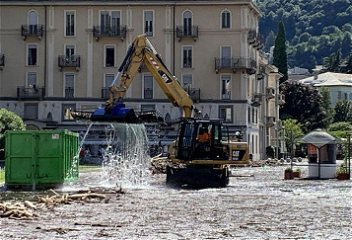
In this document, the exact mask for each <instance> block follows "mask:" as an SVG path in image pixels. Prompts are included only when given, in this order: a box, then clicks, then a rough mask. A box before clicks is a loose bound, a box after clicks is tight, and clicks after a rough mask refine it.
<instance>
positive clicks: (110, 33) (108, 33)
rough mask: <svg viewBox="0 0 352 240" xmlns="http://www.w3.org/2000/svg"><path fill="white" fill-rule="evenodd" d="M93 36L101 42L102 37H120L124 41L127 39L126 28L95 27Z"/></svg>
mask: <svg viewBox="0 0 352 240" xmlns="http://www.w3.org/2000/svg"><path fill="white" fill-rule="evenodd" d="M93 36H94V37H95V40H97V41H99V38H101V37H119V38H121V40H122V41H123V40H124V39H125V38H126V27H121V26H94V27H93Z"/></svg>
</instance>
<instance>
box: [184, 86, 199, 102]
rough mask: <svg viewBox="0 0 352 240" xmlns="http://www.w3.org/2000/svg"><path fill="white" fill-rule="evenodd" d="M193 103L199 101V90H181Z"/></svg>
mask: <svg viewBox="0 0 352 240" xmlns="http://www.w3.org/2000/svg"><path fill="white" fill-rule="evenodd" d="M183 89H184V90H185V92H186V93H187V94H188V96H189V97H190V98H191V99H192V101H194V102H199V101H200V88H183Z"/></svg>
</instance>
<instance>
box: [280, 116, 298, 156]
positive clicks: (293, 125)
mask: <svg viewBox="0 0 352 240" xmlns="http://www.w3.org/2000/svg"><path fill="white" fill-rule="evenodd" d="M283 123H284V126H285V142H286V146H288V147H289V148H290V149H291V153H292V150H293V148H292V147H293V144H295V143H296V139H297V138H299V137H301V136H302V135H303V132H302V130H301V124H300V123H298V122H297V119H292V118H290V119H287V120H285V121H283ZM291 156H293V153H292V155H291Z"/></svg>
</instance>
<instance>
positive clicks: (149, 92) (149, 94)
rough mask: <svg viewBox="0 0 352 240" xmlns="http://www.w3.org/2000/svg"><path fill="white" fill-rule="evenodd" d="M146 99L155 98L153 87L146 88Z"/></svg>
mask: <svg viewBox="0 0 352 240" xmlns="http://www.w3.org/2000/svg"><path fill="white" fill-rule="evenodd" d="M144 99H153V89H152V88H145V89H144Z"/></svg>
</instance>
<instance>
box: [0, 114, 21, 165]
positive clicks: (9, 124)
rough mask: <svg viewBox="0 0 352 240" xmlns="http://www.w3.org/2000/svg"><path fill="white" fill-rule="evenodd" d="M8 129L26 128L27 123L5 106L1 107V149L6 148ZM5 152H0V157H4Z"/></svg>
mask: <svg viewBox="0 0 352 240" xmlns="http://www.w3.org/2000/svg"><path fill="white" fill-rule="evenodd" d="M7 130H26V125H25V124H24V123H23V120H22V118H20V117H19V116H18V115H17V114H15V113H14V112H11V111H8V110H6V109H4V108H2V109H0V149H4V148H5V132H6V131H7ZM3 157H4V152H3V151H1V152H0V159H3Z"/></svg>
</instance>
